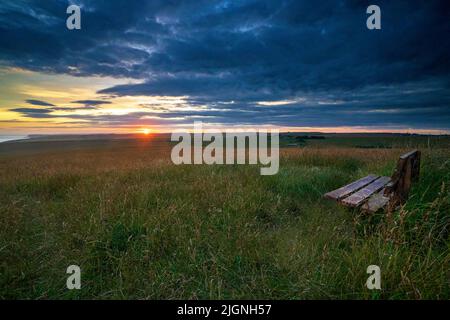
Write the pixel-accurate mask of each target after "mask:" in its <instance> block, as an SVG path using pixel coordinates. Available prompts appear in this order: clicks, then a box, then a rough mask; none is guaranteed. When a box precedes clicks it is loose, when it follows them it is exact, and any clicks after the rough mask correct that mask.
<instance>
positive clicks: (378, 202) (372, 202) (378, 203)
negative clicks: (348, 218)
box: [361, 189, 389, 213]
mask: <svg viewBox="0 0 450 320" xmlns="http://www.w3.org/2000/svg"><path fill="white" fill-rule="evenodd" d="M388 202H389V197H386V196H385V195H384V189H382V190H381V191H380V192H378V193H375V194H374V195H373V196H371V197H370V198H369V200H367V201H366V202H365V203H364V204H363V205H362V207H361V209H362V210H363V211H366V212H370V213H375V212H377V211H378V210H380V209H383V208H384V207H385V206H386V205H387V204H388Z"/></svg>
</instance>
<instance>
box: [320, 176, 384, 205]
mask: <svg viewBox="0 0 450 320" xmlns="http://www.w3.org/2000/svg"><path fill="white" fill-rule="evenodd" d="M378 177H379V176H376V175H373V174H370V175H368V176H367V177H364V178H361V179H359V180H356V181H354V182H352V183H350V184H348V185H346V186H343V187H341V188H339V189H336V190H334V191H330V192H328V193H326V194H325V197H326V198H329V199H333V200H340V199H343V198H345V197H346V196H348V195H349V194H351V193H353V192H355V191H357V190H359V189H361V188H363V187H365V186H367V185H368V184H369V183H371V182H373V181H375V180H376V179H378Z"/></svg>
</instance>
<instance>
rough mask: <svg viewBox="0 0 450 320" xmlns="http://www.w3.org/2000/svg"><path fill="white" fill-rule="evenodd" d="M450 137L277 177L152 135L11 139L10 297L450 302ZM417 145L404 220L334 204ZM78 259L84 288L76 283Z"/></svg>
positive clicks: (346, 150) (2, 281)
mask: <svg viewBox="0 0 450 320" xmlns="http://www.w3.org/2000/svg"><path fill="white" fill-rule="evenodd" d="M285 139H287V140H286V141H287V142H286V143H288V142H291V140H292V141H294V140H295V137H291V138H285ZM289 139H290V140H289ZM293 139H294V140H293ZM449 141H450V138H449V137H434V138H430V139H428V138H426V137H415V136H398V135H397V136H392V137H391V136H389V135H384V136H382V137H381V136H367V135H366V136H364V135H361V136H345V135H343V136H328V137H327V139H323V140H306V142H305V143H302V145H303V146H302V147H301V148H298V147H291V148H283V149H282V150H281V151H280V156H281V164H280V170H279V173H278V174H277V175H274V176H261V175H260V172H259V166H247V165H245V166H243V165H227V166H207V165H196V166H194V165H192V166H189V165H185V166H174V165H173V164H172V163H171V161H170V150H171V145H170V143H168V142H166V140H165V139H163V138H155V137H153V138H147V139H141V140H139V139H137V140H110V141H84V142H83V141H78V142H76V141H72V142H55V141H47V142H46V141H41V142H26V143H9V144H2V145H0V212H1V219H0V298H1V299H16V298H21V299H22V298H23V299H28V298H30V299H54V298H56V299H241V298H246V299H271V298H273V299H450V240H449V229H450V148H449V147H450V143H449ZM282 145H283V143H282ZM414 147H420V148H421V150H422V152H423V156H422V168H421V178H420V182H419V183H417V184H415V185H414V188H413V190H412V194H411V196H410V199H409V201H408V202H407V203H406V205H405V206H404V207H403V208H401V209H400V210H399V211H397V212H396V213H395V214H394V216H393V217H392V219H386V217H385V216H384V215H383V214H382V213H380V214H375V215H373V216H366V215H361V214H359V213H358V212H356V211H354V212H353V211H350V210H348V209H345V208H342V207H340V206H338V205H336V204H335V203H333V202H330V201H326V200H324V199H323V198H322V195H323V194H324V193H325V192H327V191H330V190H332V189H335V188H337V187H340V186H342V185H344V184H346V183H349V182H351V181H352V180H355V179H357V178H360V177H362V176H364V175H367V174H369V173H376V174H380V175H381V174H383V175H390V174H391V173H392V170H393V168H394V166H395V164H396V161H397V159H398V156H399V155H400V154H401V153H403V152H405V151H409V149H411V148H414ZM72 264H75V265H79V266H80V267H81V270H82V289H81V290H71V291H69V290H67V288H66V279H67V276H68V275H67V274H66V268H67V267H68V266H69V265H72ZM371 264H375V265H379V266H380V267H381V278H382V282H381V285H382V290H381V291H376V290H375V291H370V290H368V289H367V288H366V286H365V282H366V279H367V277H368V275H367V274H366V268H367V266H369V265H371Z"/></svg>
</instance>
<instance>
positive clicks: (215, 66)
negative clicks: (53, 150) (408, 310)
mask: <svg viewBox="0 0 450 320" xmlns="http://www.w3.org/2000/svg"><path fill="white" fill-rule="evenodd" d="M75 3H77V4H80V5H81V6H82V30H80V31H69V30H67V29H66V27H65V19H66V15H65V10H66V7H67V4H68V2H67V1H62V0H60V1H31V0H30V1H20V2H17V1H15V2H12V1H11V2H7V1H5V2H2V3H0V64H1V65H7V66H15V67H21V68H26V69H30V70H36V71H41V72H52V73H61V74H72V75H76V76H93V75H95V76H112V77H127V78H133V79H139V80H141V81H140V83H137V84H136V83H134V84H124V85H119V86H115V87H112V88H105V89H104V90H101V91H100V93H101V94H107V95H111V96H123V95H160V96H187V97H188V102H189V104H190V105H191V106H198V105H206V106H207V107H208V109H204V110H202V111H186V112H181V113H171V112H167V113H164V115H162V116H161V118H164V119H170V117H173V118H176V117H184V119H185V120H182V121H186V123H188V122H189V121H192V119H194V118H195V117H197V118H201V117H204V119H214V122H220V123H230V124H234V123H236V124H238V123H250V124H252V123H253V124H277V125H289V126H338V125H339V126H349V125H353V126H368V125H370V126H383V125H385V126H395V125H398V126H414V127H418V128H425V127H426V128H432V127H435V128H450V121H448V120H449V117H450V94H449V88H450V81H449V80H450V79H449V72H450V59H449V56H450V40H449V37H448V34H449V31H450V24H449V23H448V16H449V13H450V10H449V5H448V1H433V0H432V1H406V0H399V1H378V2H377V4H378V5H379V6H380V7H381V10H382V30H379V31H370V30H368V29H367V28H366V18H367V15H366V13H365V11H366V8H367V6H368V5H369V4H371V3H369V2H368V1H357V0H347V1H306V0H305V1H299V0H261V1H253V0H240V1H206V0H205V1H199V0H188V1H166V0H153V1H125V0H123V1H122V0H118V1H98V0H95V1H94V0H79V1H75ZM277 100H294V101H295V103H291V104H286V105H279V106H267V105H266V106H261V105H258V102H259V101H277ZM89 102H90V103H89ZM89 102H88V101H78V102H76V103H80V104H84V105H87V106H99V105H100V103H102V104H103V102H99V103H96V102H97V101H89ZM231 102H234V103H231ZM218 109H219V110H220V111H217V110H218ZM190 110H191V109H190ZM30 115H31V116H35V115H36V113H30ZM144 116H145V115H142V114H140V113H134V114H133V115H131V116H130V117H125V116H123V117H119V116H111V117H109V118H108V117H107V116H105V117H104V118H101V119H99V118H95V119H92V120H93V121H100V120H101V121H112V122H121V121H122V122H126V121H144V120H143V119H141V118H142V117H144ZM186 119H187V120H186ZM182 121H181V122H182ZM208 121H211V122H212V121H213V120H208Z"/></svg>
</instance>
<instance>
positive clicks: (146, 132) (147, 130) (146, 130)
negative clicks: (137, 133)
mask: <svg viewBox="0 0 450 320" xmlns="http://www.w3.org/2000/svg"><path fill="white" fill-rule="evenodd" d="M142 133H143V134H145V135H146V136H148V135H149V134H150V133H152V130H151V129H148V128H144V129H142Z"/></svg>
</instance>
